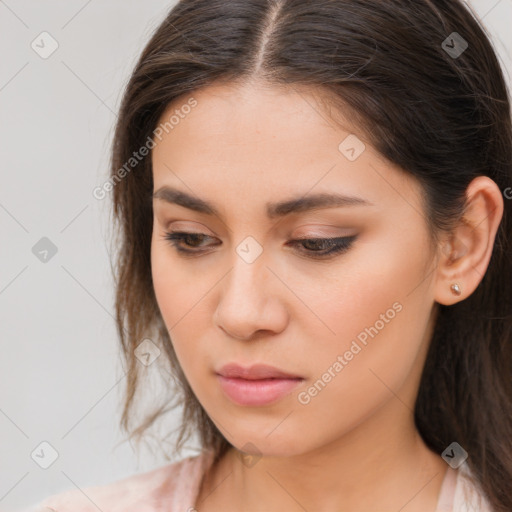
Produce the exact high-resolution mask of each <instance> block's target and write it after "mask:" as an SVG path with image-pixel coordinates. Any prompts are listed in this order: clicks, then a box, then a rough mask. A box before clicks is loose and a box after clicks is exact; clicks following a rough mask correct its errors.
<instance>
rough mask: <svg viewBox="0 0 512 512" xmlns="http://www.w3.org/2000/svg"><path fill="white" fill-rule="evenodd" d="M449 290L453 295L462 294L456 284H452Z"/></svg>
mask: <svg viewBox="0 0 512 512" xmlns="http://www.w3.org/2000/svg"><path fill="white" fill-rule="evenodd" d="M450 288H451V290H452V292H453V294H454V295H460V294H461V293H462V292H461V290H460V286H459V285H458V284H457V283H454V284H452V285H451V287H450Z"/></svg>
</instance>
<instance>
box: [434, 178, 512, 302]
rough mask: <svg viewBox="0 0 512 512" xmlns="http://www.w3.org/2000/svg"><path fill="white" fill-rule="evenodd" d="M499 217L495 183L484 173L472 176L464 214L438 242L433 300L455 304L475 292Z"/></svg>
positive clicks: (499, 198)
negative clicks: (438, 252)
mask: <svg viewBox="0 0 512 512" xmlns="http://www.w3.org/2000/svg"><path fill="white" fill-rule="evenodd" d="M502 216H503V198H502V196H501V191H500V189H499V187H498V185H496V183H495V182H494V181H493V180H491V179H490V178H489V177H487V176H478V177H477V178H474V179H473V181H471V183H470V184H469V185H468V188H467V189H466V208H465V210H464V214H463V216H462V218H461V220H460V221H459V222H458V224H457V225H456V226H455V227H454V229H453V231H452V232H451V233H450V235H448V237H447V238H445V239H444V241H443V243H442V245H441V257H440V259H439V263H438V267H437V275H436V289H435V300H436V302H438V303H440V304H444V305H451V304H455V303H457V302H460V301H461V300H464V299H466V298H467V297H469V296H470V295H471V294H472V293H473V292H474V291H475V289H476V288H477V286H478V285H479V284H480V282H481V280H482V278H483V277H484V275H485V272H486V271H487V267H488V265H489V261H490V259H491V254H492V250H493V247H494V240H495V237H496V233H497V231H498V226H499V224H500V221H501V218H502Z"/></svg>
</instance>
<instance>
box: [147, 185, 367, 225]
mask: <svg viewBox="0 0 512 512" xmlns="http://www.w3.org/2000/svg"><path fill="white" fill-rule="evenodd" d="M152 198H153V199H161V200H163V201H165V202H167V203H171V204H177V205H179V206H183V207H184V208H188V209H189V210H194V211H196V212H199V213H204V214H206V215H215V216H218V217H221V215H220V214H219V212H218V210H217V208H215V206H214V205H213V204H211V203H209V202H208V201H205V200H204V199H201V198H199V197H195V196H193V195H190V194H187V193H186V192H183V191H181V190H178V189H175V188H172V187H169V186H163V187H161V188H159V189H158V190H157V191H156V192H154V193H153V195H152ZM372 204H373V203H371V202H370V201H367V200H366V199H363V198H361V197H356V196H347V195H341V194H334V193H319V194H308V195H306V196H302V197H297V198H292V199H287V200H285V201H280V202H276V203H267V204H266V210H267V217H268V218H270V219H274V218H276V217H284V216H285V215H290V214H292V213H300V212H306V211H311V210H319V209H325V208H336V207H342V206H361V205H372Z"/></svg>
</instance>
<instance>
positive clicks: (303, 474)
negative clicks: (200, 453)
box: [151, 83, 503, 512]
mask: <svg viewBox="0 0 512 512" xmlns="http://www.w3.org/2000/svg"><path fill="white" fill-rule="evenodd" d="M193 97H194V98H195V99H196V100H197V102H198V104H197V106H196V107H195V108H194V109H193V110H192V111H191V112H190V113H189V114H188V115H187V116H185V117H184V119H181V120H180V122H179V124H177V125H175V126H174V128H173V129H172V130H170V131H169V133H166V134H164V135H163V137H162V140H161V141H160V142H159V143H158V144H157V145H156V147H155V148H154V149H153V152H152V161H153V178H154V191H156V190H158V189H159V188H160V187H162V186H164V185H168V186H172V187H175V188H178V189H179V190H182V191H184V192H187V193H189V194H193V195H195V196H198V197H200V198H202V199H205V200H207V201H209V202H211V203H213V204H214V205H215V206H216V207H217V209H218V210H219V215H218V216H217V215H206V214H203V213H198V212H195V211H192V210H189V209H187V208H184V207H183V206H179V205H176V204H171V203H167V202H166V201H164V200H162V199H155V200H154V203H153V210H154V227H153V238H152V247H151V265H152V275H153V282H154V288H155V293H156V297H157V301H158V304H159V307H160V310H161V313H162V316H163V318H164V321H165V323H166V325H167V327H168V329H169V332H170V336H171V339H172V342H173V346H174V348H175V351H176V354H177V357H178V360H179V363H180V365H181V366H182V368H183V371H184V373H185V375H186V377H187V379H188V381H189V383H190V385H191V387H192V389H193V391H194V393H195V395H196V396H197V398H198V400H199V401H200V403H201V404H202V406H203V407H204V409H205V410H206V412H207V413H208V415H209V416H210V417H211V418H212V420H213V421H214V422H215V424H216V425H217V427H218V428H219V430H220V431H221V432H222V433H223V435H224V436H225V437H226V439H227V440H228V441H229V442H230V443H231V444H232V445H233V448H232V449H231V450H230V451H229V452H228V453H227V455H226V456H225V457H223V458H222V459H221V461H220V462H219V464H217V465H216V466H214V467H213V468H212V470H211V471H210V472H209V473H208V474H207V475H206V477H205V478H204V480H203V482H202V486H201V491H200V495H199V498H198V500H197V502H196V503H195V504H191V506H192V505H195V507H196V509H197V510H199V511H201V512H204V511H206V512H208V511H214V510H215V511H218V510H223V511H239V510H244V511H247V512H255V511H261V510H265V511H268V512H273V511H282V510H287V511H291V512H293V511H303V510H308V511H313V510H315V511H319V512H328V511H340V510H350V511H351V512H363V511H365V512H367V511H377V510H378V511H394V512H395V511H398V510H400V511H402V512H416V511H418V512H419V511H423V512H425V511H432V512H433V511H434V510H435V505H436V503H437V499H438V495H439V491H440V488H441V484H442V481H443V478H444V476H445V473H446V470H447V467H448V466H447V464H446V463H445V462H444V461H443V459H442V458H441V457H440V455H439V454H436V453H433V452H432V451H430V450H429V449H428V448H427V447H426V445H425V444H424V443H423V441H422V439H421V437H420V436H419V434H418V432H417V430H416V428H415V425H414V420H413V410H414V402H415V398H416V394H417V390H418V386H419V379H420V376H421V370H422V368H423V365H424V361H425V357H426V351H427V348H428V344H429V340H430V338H431V334H432V328H433V325H434V321H435V312H436V303H441V304H453V303H455V302H457V301H459V300H463V299H464V298H466V297H467V296H468V295H470V294H471V293H472V292H473V290H474V289H475V288H476V286H477V285H478V283H479V282H480V280H481V278H482V276H483V274H484V273H485V270H486V268H487V265H488V262H489V258H490V255H491V251H492V245H493V242H494V237H495V234H496V230H497V227H498V224H499V221H500V219H501V216H502V211H503V203H502V198H501V193H500V191H499V188H498V187H497V186H496V184H495V183H494V182H493V181H492V180H490V179H489V178H486V177H479V178H476V179H475V180H474V181H473V182H472V183H471V185H470V187H468V190H467V194H468V197H469V206H468V210H467V214H466V215H465V217H464V219H463V222H461V224H460V226H459V227H457V228H456V229H455V230H454V232H453V233H452V234H451V235H450V236H448V235H446V236H444V235H443V237H442V239H441V241H440V242H439V244H438V245H436V246H433V245H432V244H431V238H430V235H429V231H428V228H427V224H426V220H425V213H424V205H423V204H422V194H421V187H420V185H419V183H418V182H417V181H416V180H415V179H414V178H413V177H411V176H410V175H409V174H406V173H405V172H403V171H402V170H401V169H399V168H397V167H396V166H394V165H392V164H391V163H389V162H387V161H386V160H385V159H384V158H383V157H382V156H381V155H379V154H378V153H377V152H376V151H375V150H374V149H373V147H372V146H371V145H370V144H369V143H368V141H367V139H366V138H365V136H364V134H363V133H362V132H361V131H360V130H359V129H358V128H357V127H356V126H353V125H351V124H350V123H349V122H348V121H347V120H346V119H345V120H343V118H342V117H341V116H340V117H339V118H338V119H339V120H341V121H342V122H341V124H340V123H335V122H334V121H333V120H332V119H330V118H328V117H326V116H325V115H324V114H323V113H322V111H321V108H320V106H319V104H318V102H317V97H316V96H315V95H314V94H313V91H311V90H310V91H308V90H307V89H301V88H298V87H294V88H293V89H284V88H277V87H268V86H263V85H261V84H256V83H253V84H251V85H244V86H239V85H234V84H231V85H229V84H223V85H212V86H210V87H208V88H205V89H202V90H200V91H197V92H194V94H193ZM187 99H188V97H183V98H178V99H177V100H175V101H174V102H173V103H172V104H171V105H169V106H168V109H167V111H166V113H164V115H163V116H162V120H164V118H165V119H168V117H169V115H170V113H171V112H172V111H174V109H176V108H179V107H180V105H183V104H185V103H186V101H187ZM347 117H348V116H347ZM350 133H352V134H356V135H357V137H358V138H359V139H360V140H362V141H364V143H365V144H366V149H365V150H364V151H363V152H362V154H361V155H360V156H359V157H358V158H357V159H356V160H354V161H350V160H348V159H347V158H346V157H345V156H344V155H343V154H342V153H341V152H340V151H339V149H338V146H339V144H340V142H341V141H343V140H344V139H345V137H346V136H347V135H348V134H350ZM333 191H336V192H339V193H343V194H347V195H354V196H358V197H360V198H363V199H365V200H366V201H368V202H370V203H371V205H352V206H343V207H331V208H327V209H321V210H316V211H308V212H301V213H297V214H291V215H288V216H286V217H284V218H277V219H269V218H267V217H266V213H265V205H266V202H267V201H270V202H274V201H281V200H285V199H290V198H292V197H302V196H305V195H307V194H313V193H317V192H333ZM169 230H174V231H178V230H183V231H189V232H193V233H203V234H205V235H208V237H211V238H208V237H207V238H205V239H204V240H202V241H201V240H200V241H199V242H198V243H197V244H198V246H199V249H205V251H204V252H203V253H199V254H198V255H195V256H193V257H186V256H185V257H184V256H182V255H181V254H180V253H179V252H177V250H176V249H175V248H174V247H173V246H172V245H171V243H170V242H169V241H168V240H166V239H165V233H166V232H167V231H169ZM352 234H356V235H357V238H356V240H355V241H354V242H353V244H352V245H351V246H350V247H349V248H348V250H346V251H345V252H342V253H340V254H338V255H335V256H333V257H330V258H329V257H328V258H326V259H323V260H321V259H314V258H312V257H310V256H308V252H307V251H308V249H309V251H310V253H309V254H312V253H313V252H312V251H314V250H317V251H318V250H319V248H318V247H315V246H313V247H312V246H311V245H309V246H308V245H306V246H302V247H300V246H296V247H293V246H289V245H287V243H288V242H289V241H291V240H296V239H297V238H322V237H324V238H327V237H336V236H348V235H352ZM247 236H252V237H254V239H256V240H257V241H258V243H259V244H260V245H261V247H262V249H263V252H262V253H261V255H260V256H259V257H258V258H257V259H256V260H255V261H254V262H253V263H250V264H248V263H247V262H246V261H244V260H243V259H242V258H241V257H240V256H239V255H238V254H237V252H236V248H237V246H238V245H239V244H240V243H241V242H242V241H243V240H244V239H245V238H246V237H247ZM188 242H189V243H191V242H192V243H193V242H194V241H193V240H192V241H190V239H189V241H188ZM181 245H182V246H185V247H187V246H186V244H184V243H182V244H181ZM323 247H324V246H320V250H321V249H322V248H323ZM189 248H191V249H192V250H193V249H194V247H189ZM313 256H314V253H313ZM453 282H457V283H459V285H460V287H461V289H462V295H460V296H458V297H457V296H455V295H454V294H453V293H452V292H451V291H450V285H451V284H452V283H453ZM394 303H399V304H400V305H401V306H402V308H401V310H400V312H397V313H396V315H394V318H393V319H391V320H389V321H388V322H386V323H385V326H384V327H383V328H382V329H380V330H379V332H378V334H377V335H376V336H375V337H374V338H369V340H368V343H367V346H364V348H363V349H362V350H361V351H360V352H359V353H358V354H357V355H356V356H354V357H353V359H352V360H351V361H349V362H348V364H347V365H346V366H344V368H343V370H342V371H341V372H339V373H337V374H336V377H334V378H332V379H331V381H330V382H328V384H327V385H326V386H325V387H324V388H323V389H322V390H321V392H319V393H318V394H317V395H316V396H314V397H313V398H311V400H310V402H309V403H308V404H303V403H300V402H299V400H298V394H299V393H300V392H304V391H305V390H307V389H308V388H310V387H311V386H312V385H313V383H315V382H316V381H317V380H318V379H319V378H321V376H322V375H323V374H324V373H325V372H326V371H327V369H328V368H329V367H332V365H333V363H334V362H335V361H336V359H337V357H338V355H340V354H341V355H342V354H344V353H345V352H346V351H347V350H348V349H349V348H350V346H351V343H352V341H353V340H354V339H356V336H357V335H358V334H360V333H361V332H362V331H364V329H365V328H367V327H370V326H373V325H375V323H376V321H377V320H379V319H380V318H382V317H381V316H380V315H381V314H384V313H385V312H386V311H387V310H389V309H390V308H392V305H393V304H394ZM232 361H236V362H238V363H240V364H243V365H250V364H252V363H266V364H271V365H273V366H277V367H278V368H281V369H283V370H285V371H287V372H289V373H293V374H296V375H300V376H302V377H303V378H304V381H303V382H302V383H301V385H300V386H299V387H298V388H296V389H295V390H294V391H293V392H291V393H290V394H288V395H287V396H285V397H284V398H282V399H280V400H279V401H278V402H276V403H273V404H270V405H266V406H258V407H255V406H252V407H251V406H240V405H237V404H234V403H233V402H232V401H231V400H230V399H229V398H228V397H227V396H226V395H225V394H224V393H223V391H222V389H221V388H220V386H219V384H218V381H217V378H216V376H215V369H218V368H219V367H220V366H221V365H223V364H225V363H228V362H232ZM247 443H252V445H254V447H256V448H251V449H248V448H247ZM242 448H243V451H244V452H245V453H252V454H253V455H255V458H254V459H252V462H253V463H251V464H246V463H244V460H245V461H247V460H248V459H244V458H243V457H242V456H241V451H240V450H241V449H242ZM254 462H255V463H254Z"/></svg>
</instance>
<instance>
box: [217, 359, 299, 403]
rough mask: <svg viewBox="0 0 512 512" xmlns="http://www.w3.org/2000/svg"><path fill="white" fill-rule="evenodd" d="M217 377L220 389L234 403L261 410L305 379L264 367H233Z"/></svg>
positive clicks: (234, 364)
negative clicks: (261, 407)
mask: <svg viewBox="0 0 512 512" xmlns="http://www.w3.org/2000/svg"><path fill="white" fill-rule="evenodd" d="M216 373H217V378H218V380H219V383H220V386H221V388H222V390H223V391H224V393H225V394H226V395H227V396H228V398H230V399H231V401H233V402H234V403H236V404H238V405H245V406H263V405H268V404H271V403H274V402H276V401H278V400H280V399H281V398H284V397H285V396H286V395H288V394H290V393H291V392H292V391H293V389H294V388H295V387H296V386H297V385H298V384H300V383H301V382H302V381H303V380H304V378H303V377H300V376H298V375H293V374H291V373H288V372H285V371H283V370H280V369H279V368H275V367H274V366H268V365H263V364H257V365H253V366H251V367H248V368H247V367H243V366H240V365H238V364H236V363H230V364H227V365H225V366H223V367H222V368H221V369H220V370H219V371H218V372H216Z"/></svg>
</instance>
